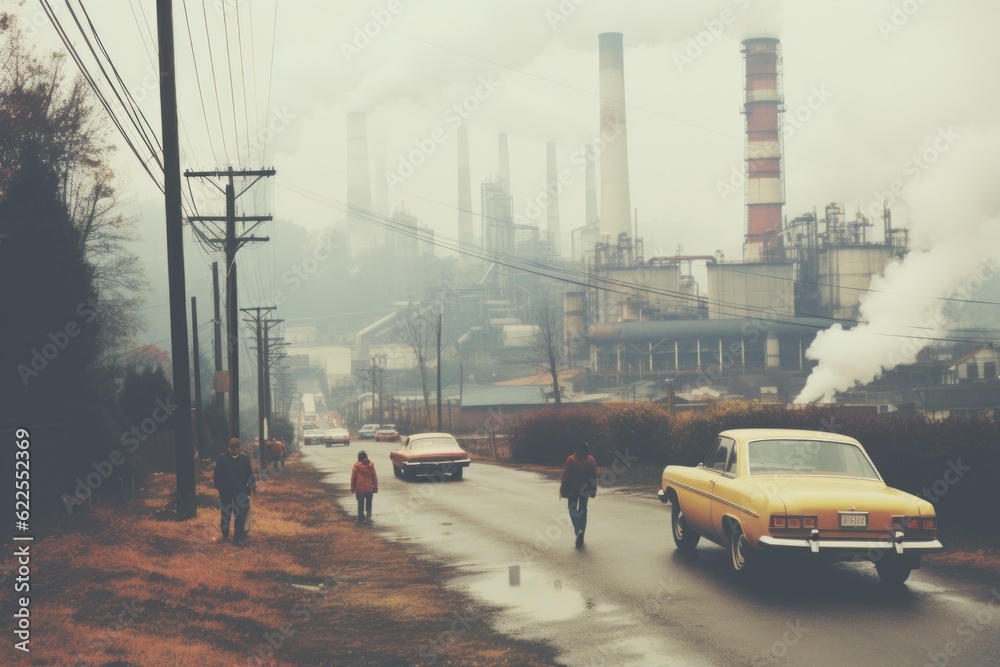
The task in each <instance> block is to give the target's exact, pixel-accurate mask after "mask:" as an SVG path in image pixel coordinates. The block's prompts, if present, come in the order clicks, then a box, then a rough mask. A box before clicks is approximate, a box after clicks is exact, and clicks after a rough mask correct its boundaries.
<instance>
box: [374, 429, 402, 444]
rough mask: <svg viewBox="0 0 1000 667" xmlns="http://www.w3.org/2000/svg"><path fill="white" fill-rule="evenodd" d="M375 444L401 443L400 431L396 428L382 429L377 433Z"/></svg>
mask: <svg viewBox="0 0 1000 667" xmlns="http://www.w3.org/2000/svg"><path fill="white" fill-rule="evenodd" d="M375 442H399V431H397V430H396V429H394V428H380V429H379V430H377V431H375Z"/></svg>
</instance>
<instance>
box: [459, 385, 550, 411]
mask: <svg viewBox="0 0 1000 667" xmlns="http://www.w3.org/2000/svg"><path fill="white" fill-rule="evenodd" d="M546 404H547V403H546V400H545V396H544V395H543V393H542V390H541V388H540V387H538V386H534V385H527V386H498V385H490V386H488V387H466V388H465V391H464V392H462V407H465V408H477V407H478V408H481V407H490V406H494V405H546Z"/></svg>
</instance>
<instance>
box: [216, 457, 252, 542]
mask: <svg viewBox="0 0 1000 667" xmlns="http://www.w3.org/2000/svg"><path fill="white" fill-rule="evenodd" d="M214 483H215V489H216V490H217V491H218V492H219V503H220V504H221V505H222V539H224V540H225V539H228V538H229V522H230V520H232V521H235V522H236V526H235V528H234V532H233V544H242V543H243V540H244V537H245V536H244V527H245V520H246V513H247V511H248V510H249V508H250V494H251V493H256V491H257V483H256V479H255V478H254V474H253V466H251V465H250V457H249V456H247V455H246V454H244V453H242V452H241V451H240V441H239V438H232V439H231V440H230V441H229V448H228V449H227V451H225V452H223V453H222V456H220V457H219V458H218V459H216V460H215V475H214Z"/></svg>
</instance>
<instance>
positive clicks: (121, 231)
mask: <svg viewBox="0 0 1000 667" xmlns="http://www.w3.org/2000/svg"><path fill="white" fill-rule="evenodd" d="M114 150H115V147H114V145H113V144H112V143H111V141H110V140H109V138H108V120H107V118H106V117H105V116H104V114H103V111H102V110H101V109H99V108H98V107H97V106H96V104H95V102H94V98H93V95H92V94H91V92H90V89H89V87H88V86H87V84H86V82H85V81H84V80H83V78H82V77H81V76H79V75H77V76H76V77H75V78H73V79H72V80H71V79H70V78H69V77H68V75H67V74H66V72H65V57H64V55H62V54H53V55H52V56H51V57H50V58H48V59H42V58H39V57H38V55H37V54H36V53H35V51H34V48H33V46H32V45H31V43H30V42H29V40H27V39H26V37H25V35H24V32H23V31H22V30H21V28H20V26H19V25H18V22H17V19H16V18H15V17H14V16H12V15H10V14H6V13H2V12H0V200H3V199H4V198H5V197H6V194H7V190H8V188H9V185H10V183H11V180H12V179H13V178H14V176H15V175H16V173H17V171H18V170H19V169H20V165H21V164H22V161H23V160H24V158H25V156H26V155H28V154H31V155H34V156H37V158H38V159H39V160H40V161H41V164H42V165H43V166H44V167H45V168H47V169H48V170H50V171H51V172H52V174H54V175H55V176H56V178H57V180H58V184H59V196H60V198H61V200H62V203H63V205H64V206H65V208H66V211H67V213H68V214H69V218H70V220H71V222H72V224H73V226H74V227H75V228H76V230H77V232H79V244H80V247H81V248H82V250H83V252H84V257H85V258H86V260H87V262H88V264H90V266H91V268H92V269H93V276H94V283H95V287H96V289H97V298H98V302H97V304H96V305H95V310H96V312H97V313H98V314H99V315H100V316H101V319H102V334H101V341H100V349H101V350H102V354H104V355H105V357H110V356H111V355H113V354H114V353H115V352H117V351H120V350H121V349H122V348H124V347H125V346H126V345H127V344H128V342H129V340H130V339H131V338H132V336H134V335H135V333H136V332H137V331H138V330H139V328H140V327H141V326H142V318H141V315H140V314H139V310H138V306H139V305H140V304H141V298H140V297H139V296H137V294H138V293H139V292H140V291H141V290H142V289H143V288H144V287H145V286H146V282H145V279H144V275H143V269H142V266H141V264H140V262H139V260H138V258H137V257H136V256H135V255H133V254H132V253H131V252H129V251H128V250H127V248H126V244H127V243H129V242H131V241H134V240H136V238H137V237H136V233H135V220H134V219H130V218H124V217H123V216H122V215H121V214H120V213H118V211H119V209H120V204H121V202H120V198H119V195H118V191H117V189H116V186H115V180H116V179H115V175H114V172H113V171H112V170H111V169H110V167H109V158H110V156H111V155H112V153H113V152H114Z"/></svg>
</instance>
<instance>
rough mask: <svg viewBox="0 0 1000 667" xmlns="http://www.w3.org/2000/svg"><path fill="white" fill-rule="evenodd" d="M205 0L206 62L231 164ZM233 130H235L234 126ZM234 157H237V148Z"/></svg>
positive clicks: (228, 160) (227, 155) (224, 144)
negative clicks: (210, 72)
mask: <svg viewBox="0 0 1000 667" xmlns="http://www.w3.org/2000/svg"><path fill="white" fill-rule="evenodd" d="M205 1H206V0H202V3H201V14H202V17H203V18H204V19H205V42H206V43H207V44H208V62H209V63H210V64H211V65H212V87H213V88H215V109H216V111H217V112H218V113H219V128H220V129H221V130H222V150H223V152H224V153H225V154H226V162H227V163H229V164H232V160H230V159H229V146H228V145H227V144H226V124H225V123H224V122H222V100H221V98H220V96H219V80H218V79H217V78H216V76H215V55H213V53H212V33H211V31H210V30H209V29H208V10H207V9H205ZM233 131H234V132H235V131H236V128H235V127H234V128H233ZM237 145H238V144H237ZM236 157H237V159H239V154H238V150H237V156H236Z"/></svg>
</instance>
